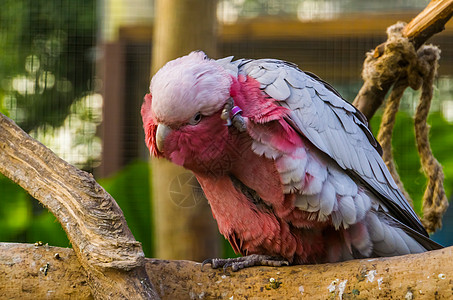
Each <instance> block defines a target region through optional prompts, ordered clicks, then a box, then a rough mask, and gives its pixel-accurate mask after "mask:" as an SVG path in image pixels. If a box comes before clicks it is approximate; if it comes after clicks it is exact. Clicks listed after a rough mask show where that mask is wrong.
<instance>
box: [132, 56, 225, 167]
mask: <svg viewBox="0 0 453 300" xmlns="http://www.w3.org/2000/svg"><path fill="white" fill-rule="evenodd" d="M231 84H232V78H231V76H230V75H228V73H227V72H226V71H225V70H224V69H223V68H222V67H221V66H219V65H218V64H217V63H216V62H215V61H213V60H211V59H209V58H207V57H206V55H205V54H204V53H203V52H192V53H190V54H189V55H187V56H184V57H181V58H177V59H175V60H173V61H170V62H168V63H167V64H166V65H165V66H164V67H162V69H160V70H159V71H158V72H157V73H156V75H155V76H154V77H153V79H152V80H151V85H150V94H148V95H146V96H145V102H144V103H143V105H142V110H141V113H142V119H143V127H144V130H145V140H146V144H147V146H148V148H149V149H150V153H151V154H153V155H155V156H164V157H166V158H167V159H169V160H171V161H173V162H174V163H176V164H179V165H184V166H185V167H187V168H189V169H196V168H198V167H199V165H205V166H206V164H208V163H209V161H213V160H217V159H218V158H219V155H221V153H222V152H223V150H224V148H225V144H226V142H225V140H226V139H227V136H228V128H227V127H226V126H224V123H225V121H224V120H222V119H221V118H220V114H221V111H222V109H223V107H224V106H225V103H226V102H227V100H228V99H229V97H230V87H231Z"/></svg>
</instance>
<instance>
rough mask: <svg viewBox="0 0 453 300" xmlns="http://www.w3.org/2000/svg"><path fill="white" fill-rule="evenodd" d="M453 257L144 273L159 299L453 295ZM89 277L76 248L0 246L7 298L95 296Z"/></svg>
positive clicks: (190, 266) (0, 277) (150, 264)
mask: <svg viewBox="0 0 453 300" xmlns="http://www.w3.org/2000/svg"><path fill="white" fill-rule="evenodd" d="M56 253H58V255H59V258H58V259H57V258H55V255H56ZM452 259H453V247H450V248H445V249H442V250H437V251H431V252H426V253H422V254H413V255H406V256H401V257H391V258H379V259H362V260H353V261H348V262H343V263H335V264H325V265H304V266H290V267H281V268H273V267H257V268H249V269H244V270H241V271H239V272H236V273H230V272H227V273H224V272H223V270H212V269H211V268H210V267H209V266H205V267H204V268H203V270H201V267H200V264H199V263H195V262H191V261H168V260H157V259H146V272H147V273H148V276H149V278H150V280H151V281H152V283H153V284H154V286H155V287H157V292H158V293H159V296H160V297H161V298H162V299H171V300H175V299H388V298H392V299H451V298H452V297H453V277H452V276H453V275H452V274H453V264H451V260H452ZM46 266H47V269H46ZM271 278H274V279H275V282H274V283H271V281H270V279H271ZM88 281H89V278H88V277H87V276H86V273H85V272H84V269H83V267H82V266H81V265H80V263H79V261H78V260H77V257H76V255H75V254H74V251H73V250H72V249H68V248H58V247H49V246H34V245H26V244H6V243H4V244H0V290H1V292H2V297H5V298H20V299H27V298H33V299H68V298H71V299H92V296H91V293H90V289H89V287H88V285H87V282H88ZM133 299H135V298H133Z"/></svg>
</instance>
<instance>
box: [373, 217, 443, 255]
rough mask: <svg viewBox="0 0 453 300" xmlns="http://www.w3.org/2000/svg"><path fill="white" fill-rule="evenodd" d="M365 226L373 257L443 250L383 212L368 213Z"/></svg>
mask: <svg viewBox="0 0 453 300" xmlns="http://www.w3.org/2000/svg"><path fill="white" fill-rule="evenodd" d="M367 224H368V231H369V234H370V239H371V242H372V244H373V254H374V255H373V256H397V255H404V254H411V253H421V252H425V251H429V250H436V249H441V248H443V247H442V246H441V245H439V244H438V243H436V242H434V241H433V240H431V239H429V238H428V237H426V236H424V235H423V234H421V233H419V232H417V231H415V230H413V229H411V228H410V227H408V226H407V225H404V224H402V223H401V222H399V221H397V220H396V219H394V218H392V217H391V216H389V215H388V214H386V213H385V212H374V211H372V212H370V213H369V214H368V216H367Z"/></svg>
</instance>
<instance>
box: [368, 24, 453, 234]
mask: <svg viewBox="0 0 453 300" xmlns="http://www.w3.org/2000/svg"><path fill="white" fill-rule="evenodd" d="M404 26H405V24H404V23H397V24H395V25H393V26H390V27H389V28H388V29H387V35H388V39H387V42H386V43H385V46H384V49H383V50H382V49H380V50H381V51H383V52H382V53H379V55H376V53H377V50H376V51H370V52H369V53H367V58H366V59H365V63H364V68H363V73H362V76H363V78H364V80H365V81H367V80H368V81H370V82H372V83H373V84H374V85H376V86H381V85H382V83H384V82H388V81H389V80H394V74H401V75H400V76H399V78H397V79H396V82H395V84H394V86H393V89H392V91H391V93H390V96H389V98H388V99H387V103H386V106H385V109H384V114H383V117H382V121H381V125H380V129H379V134H378V137H377V139H378V141H379V142H380V143H381V146H382V149H383V159H384V162H385V163H386V165H387V167H388V168H389V170H390V173H391V174H392V176H393V178H394V179H395V182H396V183H397V185H398V187H399V188H400V189H401V191H402V192H403V194H404V195H405V197H406V198H407V200H408V201H409V203H411V204H412V200H411V198H410V197H409V195H408V193H407V192H406V191H405V189H404V186H403V183H402V182H401V180H400V177H399V175H398V173H397V171H396V167H395V163H394V160H393V155H392V144H391V140H392V134H393V127H394V125H395V119H396V113H397V112H398V109H399V104H400V101H401V98H402V96H403V93H404V90H405V89H406V88H407V87H408V86H410V87H411V88H413V89H414V90H417V89H419V88H420V87H422V92H421V95H420V99H419V103H418V106H417V110H416V113H415V121H414V123H415V136H416V142H417V150H418V153H419V156H420V162H421V165H422V169H423V171H424V173H425V175H426V176H427V178H428V184H427V187H426V190H425V193H424V196H423V219H422V222H423V225H424V226H425V228H426V229H427V230H428V231H429V232H434V231H435V230H436V229H437V228H440V227H441V226H442V216H443V214H444V213H445V211H446V209H447V207H448V200H447V197H446V195H445V190H444V187H443V179H444V175H443V171H442V166H441V165H440V164H439V162H438V161H437V160H436V159H435V158H434V156H433V153H432V151H431V147H430V144H429V139H428V136H429V126H428V125H427V123H426V121H427V117H428V113H429V109H430V106H431V100H432V95H433V81H434V77H435V76H436V72H437V66H438V63H437V62H438V60H439V58H440V49H439V48H437V47H435V46H432V45H428V46H426V45H423V46H422V47H420V49H419V50H418V51H417V52H416V51H415V48H414V46H413V44H412V43H410V41H409V40H408V39H407V38H406V37H405V36H403V35H402V33H401V32H402V29H403V28H404ZM378 57H379V59H377V58H378Z"/></svg>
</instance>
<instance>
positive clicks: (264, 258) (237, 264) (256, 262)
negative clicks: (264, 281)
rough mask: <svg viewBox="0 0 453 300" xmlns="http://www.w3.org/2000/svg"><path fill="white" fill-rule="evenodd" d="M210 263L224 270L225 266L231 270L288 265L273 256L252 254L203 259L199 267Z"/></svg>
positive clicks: (214, 267) (286, 262)
mask: <svg viewBox="0 0 453 300" xmlns="http://www.w3.org/2000/svg"><path fill="white" fill-rule="evenodd" d="M206 264H210V265H211V267H212V268H213V269H218V268H220V267H223V270H224V271H226V269H227V268H229V267H231V270H232V271H233V272H236V271H238V270H240V269H244V268H248V267H253V266H270V267H281V266H288V265H289V262H288V261H286V260H284V259H282V258H280V257H275V256H269V255H259V254H252V255H247V256H242V257H236V258H211V259H207V260H205V261H203V263H202V264H201V268H203V266H204V265H206Z"/></svg>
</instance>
